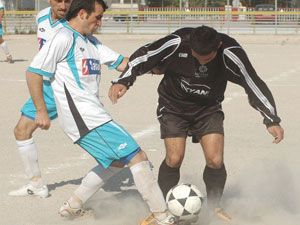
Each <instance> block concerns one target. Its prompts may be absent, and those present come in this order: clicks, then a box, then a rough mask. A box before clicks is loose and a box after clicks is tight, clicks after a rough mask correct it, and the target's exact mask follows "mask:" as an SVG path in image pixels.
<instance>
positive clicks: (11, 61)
mask: <svg viewBox="0 0 300 225" xmlns="http://www.w3.org/2000/svg"><path fill="white" fill-rule="evenodd" d="M6 62H8V63H14V60H13V58H12V56H11V55H8V56H7V57H6Z"/></svg>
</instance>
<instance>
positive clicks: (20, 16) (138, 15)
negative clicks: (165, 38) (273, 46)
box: [3, 8, 300, 34]
mask: <svg viewBox="0 0 300 225" xmlns="http://www.w3.org/2000/svg"><path fill="white" fill-rule="evenodd" d="M175 9H176V8H175ZM175 9H174V8H172V9H169V10H164V11H161V10H157V9H156V10H154V9H147V8H145V9H144V11H121V10H120V11H109V10H108V11H107V12H106V13H105V15H104V17H103V24H102V28H101V30H100V32H101V33H137V34H138V33H139V34H142V33H146V34H156V33H162V34H167V33H171V32H172V31H174V30H176V29H178V28H180V27H186V26H189V27H196V26H200V25H208V26H212V27H214V28H215V29H217V30H219V31H220V32H225V33H242V34H257V33H259V34H272V33H273V34H298V33H299V28H300V10H299V9H289V10H286V11H283V10H281V9H279V11H277V12H275V11H269V12H260V11H233V10H231V11H225V10H221V9H220V8H211V9H205V10H204V8H190V9H188V10H185V11H179V10H177V9H176V10H175ZM35 15H36V12H35V11H6V15H5V17H4V21H3V25H4V29H5V32H6V33H8V34H23V33H24V34H27V33H35V31H36V24H35Z"/></svg>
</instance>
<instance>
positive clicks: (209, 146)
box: [193, 107, 231, 221]
mask: <svg viewBox="0 0 300 225" xmlns="http://www.w3.org/2000/svg"><path fill="white" fill-rule="evenodd" d="M205 112H206V113H205V114H206V116H205V117H203V118H201V119H199V118H198V120H200V121H201V123H200V124H201V126H198V127H197V124H196V125H195V127H196V130H197V131H195V130H193V132H198V134H199V135H198V137H199V138H198V141H199V142H200V144H201V146H202V149H203V152H204V156H205V160H206V166H205V169H204V172H203V180H204V183H205V186H206V193H207V203H208V207H209V209H210V211H214V213H215V215H217V216H218V217H219V218H221V219H222V220H226V221H229V220H230V219H231V218H230V216H229V215H228V214H227V213H225V212H224V210H223V209H222V208H221V207H220V202H221V198H222V195H223V191H224V187H225V183H226V178H227V172H226V168H225V165H224V129H223V120H224V114H223V112H222V111H221V110H217V111H215V107H211V108H208V109H205ZM203 114H204V113H203Z"/></svg>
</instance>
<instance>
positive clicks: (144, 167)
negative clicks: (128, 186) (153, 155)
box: [130, 161, 167, 217]
mask: <svg viewBox="0 0 300 225" xmlns="http://www.w3.org/2000/svg"><path fill="white" fill-rule="evenodd" d="M130 170H131V172H132V176H133V179H134V183H135V185H136V187H137V189H138V191H139V192H140V194H141V195H142V197H143V199H144V200H145V201H146V203H147V204H148V206H149V208H150V211H151V212H152V213H156V214H160V213H162V214H164V212H165V211H166V210H167V206H166V202H165V200H164V197H163V194H162V192H161V190H160V188H159V186H158V183H157V181H156V179H155V177H154V174H153V172H152V170H151V167H150V163H149V161H142V162H139V163H137V164H135V165H133V166H131V167H130ZM165 216H166V215H165V214H164V215H163V217H165Z"/></svg>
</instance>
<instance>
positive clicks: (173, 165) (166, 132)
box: [157, 105, 190, 197]
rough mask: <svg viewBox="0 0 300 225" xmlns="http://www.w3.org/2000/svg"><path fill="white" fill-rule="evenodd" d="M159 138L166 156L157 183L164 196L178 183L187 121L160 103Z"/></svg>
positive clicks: (158, 115) (158, 113) (158, 112)
mask: <svg viewBox="0 0 300 225" xmlns="http://www.w3.org/2000/svg"><path fill="white" fill-rule="evenodd" d="M157 118H158V120H159V123H160V133H161V138H162V139H164V143H165V148H166V157H165V159H164V160H163V161H162V163H161V165H160V167H159V173H158V183H159V186H160V188H161V190H162V192H163V195H164V197H166V195H167V193H168V191H169V190H170V189H171V188H172V187H173V186H175V185H176V184H178V182H179V179H180V166H181V163H182V160H183V158H184V154H185V144H186V137H187V132H188V128H189V126H190V124H189V121H187V120H185V119H184V115H183V114H181V115H180V116H178V115H177V114H176V113H174V112H172V111H171V110H169V109H167V108H166V107H163V106H161V105H159V106H158V108H157Z"/></svg>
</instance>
